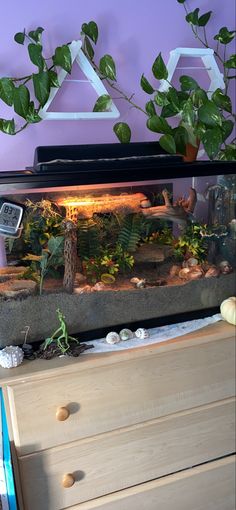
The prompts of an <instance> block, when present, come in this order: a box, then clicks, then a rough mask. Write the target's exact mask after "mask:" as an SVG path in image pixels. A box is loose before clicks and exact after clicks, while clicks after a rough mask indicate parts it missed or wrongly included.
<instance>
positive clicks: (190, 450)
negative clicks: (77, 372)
mask: <svg viewBox="0 0 236 510" xmlns="http://www.w3.org/2000/svg"><path fill="white" fill-rule="evenodd" d="M234 419H235V407H234V401H233V399H227V400H226V401H224V402H220V403H215V404H211V405H207V406H203V407H200V408H197V409H194V410H189V411H184V412H181V413H177V414H175V415H171V416H167V417H165V418H159V419H157V420H152V421H150V422H146V423H143V424H139V425H135V426H132V427H129V428H126V429H120V430H116V431H113V432H109V433H106V434H102V435H101V436H97V437H95V438H90V439H84V440H82V441H78V442H75V443H73V444H71V445H66V446H63V447H56V448H52V449H49V450H45V451H43V452H39V453H34V454H30V455H26V456H24V457H21V458H19V459H18V461H19V468H20V476H21V483H22V491H23V499H24V505H25V507H24V510H32V509H34V510H42V508H45V507H46V508H50V510H59V509H60V510H61V509H62V508H67V507H70V506H73V505H76V504H79V503H82V502H84V501H88V500H92V499H95V498H98V497H100V496H104V495H105V494H111V493H113V492H116V491H119V490H122V489H125V488H127V487H131V486H134V485H138V484H140V483H143V482H145V481H149V480H153V479H156V478H158V477H161V476H163V475H166V474H169V473H173V472H176V471H179V470H182V469H185V468H188V467H191V466H193V465H197V464H200V463H204V462H206V461H209V460H212V459H214V458H219V457H222V456H224V455H229V454H231V453H233V452H234V449H235V444H234V437H235V423H234ZM65 474H71V475H72V477H73V479H74V480H75V483H74V485H73V486H71V487H70V488H64V487H63V486H62V480H63V477H64V475H65ZM189 508H191V505H190V507H189ZM207 508H208V507H207Z"/></svg>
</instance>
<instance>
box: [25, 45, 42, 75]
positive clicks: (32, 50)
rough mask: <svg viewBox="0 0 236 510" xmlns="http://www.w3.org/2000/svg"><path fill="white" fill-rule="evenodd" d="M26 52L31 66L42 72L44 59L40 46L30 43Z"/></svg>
mask: <svg viewBox="0 0 236 510" xmlns="http://www.w3.org/2000/svg"><path fill="white" fill-rule="evenodd" d="M28 52H29V57H30V60H31V62H33V64H35V65H36V66H37V67H38V68H39V71H43V69H44V64H45V62H44V58H43V57H42V46H41V44H33V43H30V44H29V45H28Z"/></svg>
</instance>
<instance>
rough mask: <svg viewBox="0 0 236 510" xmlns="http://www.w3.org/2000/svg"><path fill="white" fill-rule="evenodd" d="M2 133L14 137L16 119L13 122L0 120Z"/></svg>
mask: <svg viewBox="0 0 236 510" xmlns="http://www.w3.org/2000/svg"><path fill="white" fill-rule="evenodd" d="M0 131H2V132H3V133H5V134H6V135H14V134H15V121H14V119H11V120H6V119H0Z"/></svg>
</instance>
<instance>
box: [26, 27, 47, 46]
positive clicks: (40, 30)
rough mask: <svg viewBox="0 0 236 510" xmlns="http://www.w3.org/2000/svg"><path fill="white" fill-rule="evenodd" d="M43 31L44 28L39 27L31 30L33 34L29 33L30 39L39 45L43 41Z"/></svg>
mask: <svg viewBox="0 0 236 510" xmlns="http://www.w3.org/2000/svg"><path fill="white" fill-rule="evenodd" d="M43 31H44V28H42V27H38V28H37V29H36V30H31V32H29V37H30V38H31V39H33V41H35V42H36V43H38V42H40V41H41V34H42V33H43Z"/></svg>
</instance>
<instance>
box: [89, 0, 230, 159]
mask: <svg viewBox="0 0 236 510" xmlns="http://www.w3.org/2000/svg"><path fill="white" fill-rule="evenodd" d="M177 1H178V2H179V3H182V4H184V7H185V10H186V21H187V22H188V23H190V25H191V28H192V30H193V33H194V35H195V37H196V38H197V39H198V40H199V41H200V42H201V43H202V44H203V45H204V46H205V47H206V48H209V47H210V46H209V44H208V39H207V33H206V25H207V23H208V22H209V20H210V17H211V14H212V12H211V11H210V12H207V13H204V14H202V15H201V16H200V15H199V8H197V9H195V11H193V12H188V10H187V7H186V5H185V4H186V0H177ZM201 30H202V31H203V38H202V37H201V33H200V32H201ZM82 34H83V51H84V53H85V54H86V56H87V57H88V58H89V60H90V62H91V63H92V65H93V67H94V69H95V70H96V72H97V73H98V75H99V76H100V78H101V79H103V80H106V82H107V83H108V85H109V86H110V88H111V90H114V91H115V92H116V93H118V94H119V98H121V99H124V100H125V101H126V102H128V103H129V105H130V107H132V108H136V109H137V110H139V111H141V112H142V113H143V114H144V118H145V122H146V126H147V128H148V129H150V130H151V131H153V132H155V133H158V134H160V135H161V137H160V139H159V143H160V145H161V146H162V148H163V149H164V150H165V151H167V152H169V153H172V154H174V153H179V154H183V155H184V156H185V155H186V153H187V147H188V145H191V146H193V147H196V148H197V147H198V146H199V143H200V142H201V143H202V144H203V146H204V149H205V151H206V153H207V155H208V157H209V158H210V159H214V158H216V159H222V160H235V159H236V146H235V120H236V115H235V113H234V112H233V109H232V102H231V99H230V97H229V95H228V87H229V83H230V81H231V80H233V79H235V72H234V69H235V68H236V55H235V54H233V55H230V56H229V55H228V56H227V45H228V44H229V43H230V42H231V41H232V40H233V39H234V38H235V35H236V31H235V30H228V28H226V27H222V28H221V29H220V30H219V32H218V33H217V34H216V35H215V36H214V40H215V41H216V49H215V52H214V53H215V57H216V58H217V59H218V60H219V62H220V64H221V65H222V66H223V71H224V72H223V75H224V82H225V90H224V91H222V90H221V89H220V88H218V89H217V90H215V91H214V93H213V94H212V96H211V98H209V97H208V95H207V92H208V91H205V90H203V89H202V88H201V87H200V86H199V84H198V83H197V82H196V80H194V79H193V78H192V77H191V76H185V75H184V76H181V77H180V79H179V81H180V87H179V88H178V89H177V88H175V87H174V86H173V85H172V83H170V82H169V85H170V87H169V89H168V90H167V91H166V92H160V91H159V90H158V88H159V83H156V82H157V81H158V82H159V81H160V80H166V81H167V82H168V70H167V67H166V65H165V62H164V61H163V59H162V55H161V53H159V55H158V56H157V57H156V59H155V61H154V62H153V65H152V76H153V80H152V82H150V81H149V80H148V79H147V78H146V76H145V75H144V74H142V76H141V78H140V86H141V88H142V90H143V91H144V92H145V93H146V94H147V95H148V96H149V100H148V101H147V102H146V104H145V106H144V107H142V106H140V105H138V104H137V103H136V102H135V101H134V94H132V95H131V96H128V95H127V94H125V93H124V92H123V91H122V90H121V89H120V87H119V86H118V85H117V81H116V65H115V62H114V60H113V58H112V57H111V55H104V56H103V57H102V58H101V59H100V61H99V64H97V63H96V62H95V60H94V48H93V46H92V43H95V44H96V42H97V38H98V28H97V25H96V23H95V22H94V21H92V22H90V23H88V24H84V25H83V26H82ZM220 47H221V48H222V49H223V55H222V56H221V55H220V49H219V48H220ZM110 101H111V98H110V96H107V95H105V96H101V97H100V98H99V99H98V101H97V102H96V104H95V107H94V108H95V109H97V110H98V109H100V110H105V109H108V108H109V106H110ZM97 110H96V111H97ZM171 117H174V118H175V122H176V120H177V122H178V124H177V126H175V127H172V125H171V124H170V123H169V122H168V121H167V119H168V118H171ZM113 130H114V132H115V134H116V136H117V138H118V139H119V141H120V142H121V143H129V142H130V140H131V128H130V126H129V125H128V123H126V122H118V123H116V124H115V125H114V127H113ZM232 134H233V136H232ZM230 136H232V139H231V140H230V141H229V137H230Z"/></svg>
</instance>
